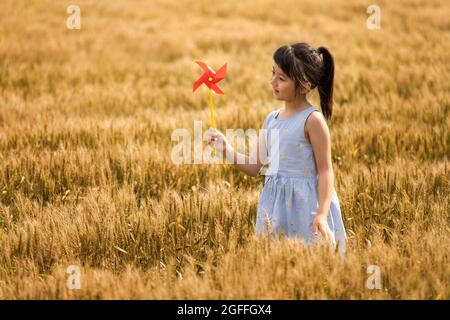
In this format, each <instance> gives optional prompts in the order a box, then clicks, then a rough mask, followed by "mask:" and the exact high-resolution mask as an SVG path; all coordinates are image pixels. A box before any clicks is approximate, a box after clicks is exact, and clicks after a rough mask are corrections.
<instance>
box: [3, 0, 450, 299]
mask: <svg viewBox="0 0 450 320" xmlns="http://www.w3.org/2000/svg"><path fill="white" fill-rule="evenodd" d="M72 3H76V4H77V5H79V6H80V8H81V23H82V25H81V30H68V29H67V28H66V19H67V17H68V14H67V13H66V8H67V6H68V5H69V4H72ZM370 4H372V2H366V1H355V0H349V1H343V0H342V1H320V2H318V1H315V0H307V1H269V0H261V1H214V2H211V1H202V0H196V1H189V2H188V1H178V0H177V1H172V0H170V1H166V0H164V1H162V0H161V1H138V0H133V1H81V0H77V1H76V2H68V1H53V0H52V1H50V0H40V1H24V0H2V1H1V4H0V88H1V89H0V90H1V91H0V161H1V162H0V163H1V164H0V298H2V299H28V298H34V299H107V298H108V299H129V298H137V299H155V298H158V299H174V298H178V299H180V298H181V299H183V298H188V299H191V298H192V299H197V298H205V299H210V298H214V299H231V298H233V299H240V298H250V299H253V298H254V299H260V298H265V299H272V298H278V299H342V298H346V299H381V298H386V299H405V298H412V299H449V298H450V263H449V260H450V259H449V248H450V237H449V234H450V233H449V232H450V219H449V207H450V206H449V202H450V197H449V188H450V182H449V176H450V175H449V154H450V132H449V127H450V116H449V110H450V102H449V92H450V85H449V74H450V58H449V52H450V21H449V15H448V13H449V12H450V3H449V2H448V1H377V3H376V4H377V5H379V6H380V8H381V30H369V29H368V28H367V27H366V20H367V17H368V16H369V15H368V14H367V13H366V9H367V7H368V6H369V5H370ZM303 41H306V42H310V43H311V44H312V45H313V46H315V47H319V46H321V45H324V46H327V47H328V48H329V49H330V51H331V52H332V54H333V55H334V58H335V63H336V77H335V109H334V115H333V118H332V120H331V122H330V123H329V127H330V131H331V138H332V154H333V168H334V171H335V177H336V181H335V187H336V190H337V193H338V196H339V198H340V203H341V209H342V212H343V217H344V222H345V225H346V228H347V232H348V235H349V242H348V249H347V255H346V259H345V261H344V262H340V261H339V259H338V257H337V256H336V255H335V254H331V253H330V252H329V251H327V250H326V249H325V248H316V249H312V248H309V247H304V246H302V245H300V244H297V243H292V242H290V241H279V240H277V239H270V240H262V239H257V238H256V237H254V228H255V217H256V208H257V201H258V197H259V194H260V192H261V190H262V186H263V177H262V176H258V177H246V176H245V174H243V173H240V172H239V171H238V170H237V169H236V168H233V167H231V166H225V165H206V164H202V165H175V164H174V163H172V162H171V160H170V152H171V149H172V147H173V146H174V145H175V142H172V141H171V133H172V132H173V130H174V129H175V128H187V129H189V130H190V131H192V130H193V125H194V120H202V121H203V124H204V126H203V129H204V130H206V129H207V128H208V126H209V109H208V106H207V94H206V90H205V88H203V87H202V88H201V89H200V90H198V91H197V92H195V93H192V84H193V82H194V81H195V80H196V79H197V77H198V76H199V75H200V74H201V70H200V68H199V67H198V66H197V65H196V64H195V63H194V60H197V59H198V60H203V61H205V62H207V63H208V64H209V65H211V66H212V67H213V68H215V69H217V68H219V67H220V66H221V65H222V64H223V63H225V62H227V63H228V74H227V78H226V79H225V80H224V81H223V82H221V88H222V89H223V90H224V91H225V95H223V96H217V97H215V102H216V106H217V108H216V123H217V126H218V128H219V129H221V130H225V129H226V128H244V129H248V128H255V129H259V128H260V127H261V125H262V122H263V120H264V118H265V116H266V115H267V114H268V112H270V111H271V110H274V109H276V108H279V107H282V106H283V105H282V104H281V103H280V102H279V101H276V100H275V99H274V98H273V96H272V92H271V88H270V86H269V77H270V72H271V67H272V63H273V60H272V54H273V52H274V50H275V49H276V48H278V47H279V46H281V45H283V44H291V43H295V42H303ZM312 101H313V102H315V103H316V105H318V99H317V95H316V94H314V95H313V96H312ZM205 145H206V143H205ZM70 265H78V266H79V267H80V268H81V288H80V289H79V290H69V289H68V288H67V287H66V282H67V279H68V277H69V275H68V274H67V268H68V266H70ZM370 265H377V266H379V267H380V270H381V278H382V288H381V289H374V290H370V289H368V288H367V286H366V280H367V279H368V277H369V274H367V267H368V266H370Z"/></svg>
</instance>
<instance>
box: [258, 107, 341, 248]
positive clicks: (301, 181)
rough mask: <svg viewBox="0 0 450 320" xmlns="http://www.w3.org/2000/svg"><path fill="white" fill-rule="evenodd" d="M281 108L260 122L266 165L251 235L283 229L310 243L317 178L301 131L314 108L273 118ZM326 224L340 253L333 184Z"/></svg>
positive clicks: (337, 201)
mask: <svg viewBox="0 0 450 320" xmlns="http://www.w3.org/2000/svg"><path fill="white" fill-rule="evenodd" d="M281 110H282V109H278V110H275V111H272V112H271V113H269V115H268V116H267V117H266V119H265V121H264V127H263V129H265V131H264V133H265V139H266V146H267V153H268V154H267V156H268V168H267V170H266V171H265V173H263V174H265V179H264V188H263V190H262V192H261V196H260V199H259V202H258V211H257V218H256V235H257V236H258V235H260V234H261V233H263V234H264V236H267V234H268V230H271V232H273V233H274V234H281V233H283V234H284V235H285V236H287V237H298V238H300V239H301V240H303V241H304V242H306V243H309V244H311V243H314V242H315V241H316V240H317V239H318V238H319V235H314V233H313V231H312V223H313V220H314V217H315V214H316V212H317V208H318V189H317V187H318V179H317V169H316V164H315V159H314V153H313V149H312V145H311V144H310V143H309V142H308V141H307V140H306V138H305V134H304V127H305V122H306V120H307V119H308V117H309V115H311V113H312V112H314V111H318V112H320V110H318V109H316V108H315V107H314V106H310V107H308V108H307V109H305V110H303V111H300V112H298V113H297V114H295V115H294V116H291V117H289V118H287V119H278V118H277V116H278V114H279V113H280V111H281ZM327 219H328V225H329V227H330V229H331V231H332V232H333V236H334V245H335V248H336V245H337V246H338V250H339V253H340V254H341V256H342V255H343V254H344V252H345V244H346V240H347V234H346V231H345V228H344V223H343V221H342V215H341V210H340V205H339V199H338V196H337V194H336V190H335V188H333V192H332V198H331V204H330V210H329V213H328V218H327Z"/></svg>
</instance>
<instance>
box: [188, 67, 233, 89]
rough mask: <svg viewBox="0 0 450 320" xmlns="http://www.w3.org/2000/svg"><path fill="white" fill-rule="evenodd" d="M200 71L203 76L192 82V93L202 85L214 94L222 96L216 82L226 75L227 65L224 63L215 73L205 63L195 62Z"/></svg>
mask: <svg viewBox="0 0 450 320" xmlns="http://www.w3.org/2000/svg"><path fill="white" fill-rule="evenodd" d="M195 62H196V63H197V64H198V65H199V66H200V67H201V68H202V69H203V71H204V72H203V74H202V75H201V77H200V78H198V80H197V81H195V82H194V88H193V90H192V91H195V90H197V88H198V87H200V86H201V85H202V84H203V83H204V84H205V85H206V86H207V87H208V88H209V89H210V90H211V91H213V92H214V93H215V94H224V93H223V91H222V90H220V88H219V87H218V86H217V85H216V83H217V82H219V81H220V80H222V79H224V78H225V75H226V73H227V64H226V63H225V64H224V65H223V66H222V67H220V69H219V70H217V72H215V71H214V70H213V69H212V68H211V67H209V66H208V65H207V64H206V63H204V62H201V61H195Z"/></svg>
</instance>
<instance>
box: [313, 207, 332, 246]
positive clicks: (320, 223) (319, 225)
mask: <svg viewBox="0 0 450 320" xmlns="http://www.w3.org/2000/svg"><path fill="white" fill-rule="evenodd" d="M312 231H313V233H314V234H315V235H317V234H318V233H319V232H320V235H321V236H322V238H323V239H325V241H326V242H327V243H329V244H333V232H331V229H330V227H329V226H328V222H327V216H326V215H325V214H321V213H318V214H316V217H315V218H314V221H313V225H312Z"/></svg>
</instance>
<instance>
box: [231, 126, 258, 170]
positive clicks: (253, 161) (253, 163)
mask: <svg viewBox="0 0 450 320" xmlns="http://www.w3.org/2000/svg"><path fill="white" fill-rule="evenodd" d="M250 151H253V154H250V155H249V156H246V155H244V154H242V153H240V152H238V151H236V150H234V149H233V147H231V146H229V147H228V149H227V151H226V152H227V153H228V156H227V155H225V154H224V157H225V156H227V159H228V161H229V162H231V163H233V164H236V167H238V169H239V170H241V171H242V172H244V173H246V174H248V175H249V176H252V177H254V176H256V175H258V173H259V171H260V170H261V167H262V166H263V164H264V163H265V162H266V161H267V148H266V141H265V135H264V130H261V131H260V132H259V134H258V141H257V143H256V148H250ZM243 159H245V161H243Z"/></svg>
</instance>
